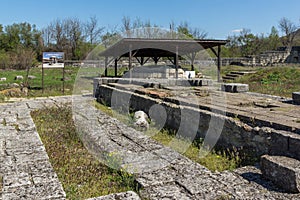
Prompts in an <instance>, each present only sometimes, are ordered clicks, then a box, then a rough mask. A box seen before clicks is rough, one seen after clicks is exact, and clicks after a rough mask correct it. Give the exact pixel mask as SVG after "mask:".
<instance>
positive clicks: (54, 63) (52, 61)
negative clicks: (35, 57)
mask: <svg viewBox="0 0 300 200" xmlns="http://www.w3.org/2000/svg"><path fill="white" fill-rule="evenodd" d="M64 67H65V64H64V52H43V68H64Z"/></svg>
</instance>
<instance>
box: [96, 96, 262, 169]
mask: <svg viewBox="0 0 300 200" xmlns="http://www.w3.org/2000/svg"><path fill="white" fill-rule="evenodd" d="M94 105H95V107H96V108H98V109H100V110H101V111H103V112H104V113H106V114H108V115H110V116H113V117H115V118H117V119H118V120H120V121H122V122H123V123H125V124H127V125H129V126H132V116H131V115H124V114H121V113H118V112H115V111H112V110H111V109H110V108H109V107H107V106H105V105H102V104H100V103H97V102H95V103H94ZM145 134H147V135H150V136H151V138H152V139H154V140H156V141H158V142H160V143H161V144H163V145H165V146H170V147H172V148H173V149H174V150H176V151H178V152H179V153H182V154H183V155H185V156H186V157H188V158H190V159H191V160H193V161H195V162H198V163H200V164H201V165H204V166H205V167H207V168H208V169H210V170H212V171H224V170H233V169H236V168H238V167H240V166H242V165H245V164H253V162H255V161H257V160H249V159H248V160H246V157H247V155H246V154H243V153H240V152H239V151H238V150H237V149H233V150H229V149H226V150H216V149H214V150H213V151H211V152H200V146H201V144H202V141H201V140H195V141H193V142H192V143H191V142H190V141H188V140H186V139H184V138H177V137H176V135H175V132H174V131H172V130H166V129H163V130H157V129H156V128H155V126H153V125H151V126H150V129H149V130H148V131H147V132H145ZM171 141H172V143H171ZM185 147H188V149H187V150H186V151H183V152H181V151H182V149H185ZM201 153H203V154H205V155H206V156H204V157H201V156H200V154H201ZM249 161H251V162H249Z"/></svg>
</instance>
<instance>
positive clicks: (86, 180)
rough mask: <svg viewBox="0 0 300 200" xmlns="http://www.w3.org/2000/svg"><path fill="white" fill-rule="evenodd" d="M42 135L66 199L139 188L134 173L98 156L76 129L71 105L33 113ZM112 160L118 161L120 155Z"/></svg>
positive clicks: (116, 162) (113, 161)
mask: <svg viewBox="0 0 300 200" xmlns="http://www.w3.org/2000/svg"><path fill="white" fill-rule="evenodd" d="M31 115H32V118H33V120H34V122H35V124H36V127H37V130H38V132H39V134H40V137H41V139H42V141H43V143H44V145H45V148H46V151H47V153H48V155H49V158H50V162H51V163H52V166H53V168H54V170H55V171H56V173H57V175H58V178H59V180H60V182H61V183H62V185H63V188H64V190H65V192H66V194H67V199H87V198H91V197H95V196H102V195H107V194H110V193H117V192H123V191H128V190H133V191H136V189H137V186H136V183H135V181H134V177H133V176H132V175H131V174H128V173H126V172H125V171H120V170H117V169H112V168H109V167H107V166H106V165H104V164H102V163H101V162H99V161H98V160H96V159H95V158H94V157H93V156H92V155H91V154H89V152H88V151H87V150H86V149H85V147H84V145H83V143H82V142H81V140H80V138H79V137H78V135H77V133H76V128H75V125H74V122H73V120H72V111H71V108H70V107H69V106H68V105H61V106H60V107H59V108H45V109H42V110H37V111H34V112H32V113H31ZM111 162H112V164H116V165H118V164H119V161H118V159H117V157H114V158H112V159H111Z"/></svg>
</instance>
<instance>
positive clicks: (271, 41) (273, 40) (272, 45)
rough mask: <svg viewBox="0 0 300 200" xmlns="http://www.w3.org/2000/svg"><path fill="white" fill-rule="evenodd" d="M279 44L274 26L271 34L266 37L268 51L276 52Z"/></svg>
mask: <svg viewBox="0 0 300 200" xmlns="http://www.w3.org/2000/svg"><path fill="white" fill-rule="evenodd" d="M279 43H280V38H279V33H278V30H277V29H276V28H275V27H274V26H272V28H271V33H270V35H269V37H268V44H267V48H268V49H269V50H276V49H277V48H278V47H279Z"/></svg>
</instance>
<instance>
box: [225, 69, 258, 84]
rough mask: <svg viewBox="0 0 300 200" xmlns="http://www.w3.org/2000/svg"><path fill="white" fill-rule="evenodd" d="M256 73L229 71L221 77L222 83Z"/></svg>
mask: <svg viewBox="0 0 300 200" xmlns="http://www.w3.org/2000/svg"><path fill="white" fill-rule="evenodd" d="M254 73H256V71H231V72H229V73H227V74H226V75H225V76H223V77H222V79H223V81H224V82H227V81H234V80H235V79H237V78H239V77H241V76H244V75H246V74H254Z"/></svg>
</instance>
